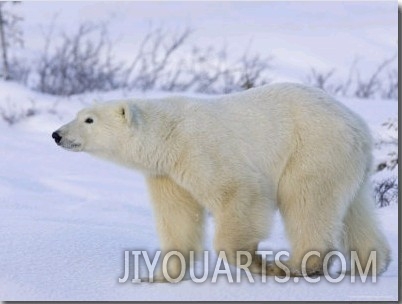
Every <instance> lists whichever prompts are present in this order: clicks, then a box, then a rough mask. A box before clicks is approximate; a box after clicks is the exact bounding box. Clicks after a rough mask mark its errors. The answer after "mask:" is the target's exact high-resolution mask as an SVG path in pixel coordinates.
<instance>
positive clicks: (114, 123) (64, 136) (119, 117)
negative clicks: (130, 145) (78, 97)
mask: <svg viewBox="0 0 402 304" xmlns="http://www.w3.org/2000/svg"><path fill="white" fill-rule="evenodd" d="M138 114H139V113H138V109H137V108H136V106H135V105H133V104H130V103H128V102H112V103H108V104H103V105H96V106H93V107H91V108H86V109H83V110H81V111H80V112H79V113H78V114H77V116H76V118H75V119H74V120H73V121H71V122H69V123H68V124H66V125H64V126H62V127H61V128H59V129H58V130H56V131H55V132H53V134H52V137H53V139H54V140H55V142H56V144H58V145H59V146H61V147H63V148H65V149H67V150H69V151H76V152H78V151H84V152H89V153H92V154H95V155H99V156H104V157H107V156H108V155H113V154H114V153H116V152H117V151H118V149H120V148H121V147H122V144H123V143H124V142H126V141H127V139H128V138H132V137H133V136H134V135H135V131H136V126H138V124H139V116H138Z"/></svg>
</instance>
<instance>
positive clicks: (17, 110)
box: [0, 100, 39, 125]
mask: <svg viewBox="0 0 402 304" xmlns="http://www.w3.org/2000/svg"><path fill="white" fill-rule="evenodd" d="M38 113H39V110H38V109H37V107H36V104H35V102H34V101H33V100H31V106H29V107H28V108H22V107H19V106H17V104H16V103H11V102H10V101H8V102H6V103H5V105H4V106H2V107H0V115H1V118H2V119H3V120H4V121H5V122H7V123H8V124H9V125H14V124H16V123H19V122H21V121H22V120H24V119H26V118H28V117H31V116H34V115H36V114H38Z"/></svg>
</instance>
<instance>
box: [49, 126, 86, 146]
mask: <svg viewBox="0 0 402 304" xmlns="http://www.w3.org/2000/svg"><path fill="white" fill-rule="evenodd" d="M52 138H53V139H54V141H55V142H56V144H57V145H58V146H60V147H63V148H64V149H67V150H70V151H81V144H79V143H75V142H73V141H71V140H69V139H67V138H66V137H65V136H62V135H61V134H60V131H59V130H57V131H55V132H53V133H52Z"/></svg>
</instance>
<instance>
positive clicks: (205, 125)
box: [182, 83, 371, 176]
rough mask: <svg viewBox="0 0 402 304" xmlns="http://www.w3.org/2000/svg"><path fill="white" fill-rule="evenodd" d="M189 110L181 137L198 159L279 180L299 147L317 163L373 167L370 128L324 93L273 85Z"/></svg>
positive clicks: (189, 104) (189, 106) (196, 103)
mask: <svg viewBox="0 0 402 304" xmlns="http://www.w3.org/2000/svg"><path fill="white" fill-rule="evenodd" d="M184 104H186V107H185V108H186V110H184V111H183V113H182V114H183V116H184V117H182V119H183V120H184V124H182V127H183V128H182V131H183V132H184V133H186V134H187V136H188V137H189V138H191V139H189V141H191V142H192V143H193V145H194V149H195V150H197V153H198V155H199V154H206V155H218V157H219V159H222V158H223V159H225V161H226V164H225V166H228V163H230V164H231V165H233V166H235V165H236V166H238V165H239V164H247V165H249V166H253V167H254V168H255V169H256V170H262V171H268V170H269V171H273V172H272V173H273V175H276V176H279V175H280V173H281V172H282V170H283V168H284V166H285V165H286V163H287V161H288V159H289V157H290V155H291V154H292V153H293V152H294V151H295V149H298V148H299V147H300V145H303V146H304V149H307V148H308V147H310V148H311V154H312V155H317V160H319V158H320V157H321V156H322V155H324V156H323V160H322V161H323V162H325V161H327V158H328V157H329V156H328V155H330V154H331V153H337V154H338V155H346V154H350V153H360V154H362V155H361V158H362V162H363V163H364V162H369V161H370V157H371V156H370V149H371V139H370V134H369V131H368V129H367V126H366V124H365V123H364V122H363V121H362V120H361V119H360V117H358V116H357V115H356V114H354V113H353V112H352V111H350V110H349V109H348V108H346V107H345V106H344V105H342V104H341V103H340V102H338V101H336V100H335V99H333V98H331V97H330V96H329V95H328V94H326V93H325V92H324V91H322V90H319V89H315V88H310V87H306V86H303V85H298V84H289V83H283V84H273V85H267V86H263V87H259V88H255V89H250V90H247V91H244V92H241V93H236V94H229V95H224V96H220V97H217V98H214V99H210V100H196V101H194V102H193V101H190V102H188V99H185V102H184ZM297 145H299V147H298V146H297ZM352 150H353V151H352ZM363 154H365V155H363ZM320 155H321V156H320ZM354 157H355V158H356V157H357V156H356V155H355V156H354ZM228 167H230V165H229V166H228Z"/></svg>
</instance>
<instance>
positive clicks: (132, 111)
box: [120, 103, 141, 127]
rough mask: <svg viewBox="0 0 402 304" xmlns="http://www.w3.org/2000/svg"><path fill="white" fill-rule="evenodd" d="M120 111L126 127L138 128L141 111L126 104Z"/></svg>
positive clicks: (132, 105) (134, 106)
mask: <svg viewBox="0 0 402 304" xmlns="http://www.w3.org/2000/svg"><path fill="white" fill-rule="evenodd" d="M120 111H121V112H120V114H121V115H122V116H123V117H124V118H125V120H126V122H127V124H128V125H132V126H137V127H138V126H139V125H140V124H141V111H140V109H139V108H138V107H137V106H136V105H134V104H129V103H126V104H124V105H123V106H122V107H121V109H120Z"/></svg>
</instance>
